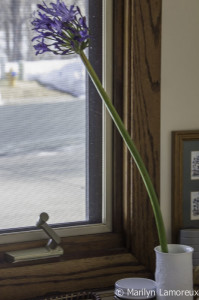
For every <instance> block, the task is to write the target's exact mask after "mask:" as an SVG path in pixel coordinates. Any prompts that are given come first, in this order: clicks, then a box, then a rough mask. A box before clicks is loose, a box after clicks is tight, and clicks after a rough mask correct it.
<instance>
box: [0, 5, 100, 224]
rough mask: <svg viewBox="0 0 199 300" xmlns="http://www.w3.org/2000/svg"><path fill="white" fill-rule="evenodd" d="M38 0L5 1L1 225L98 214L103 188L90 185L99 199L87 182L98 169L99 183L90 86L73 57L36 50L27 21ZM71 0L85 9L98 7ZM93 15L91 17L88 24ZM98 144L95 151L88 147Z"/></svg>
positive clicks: (0, 44) (0, 72)
mask: <svg viewBox="0 0 199 300" xmlns="http://www.w3.org/2000/svg"><path fill="white" fill-rule="evenodd" d="M45 2H46V3H50V2H52V0H49V1H45ZM90 2H92V3H93V1H90ZM97 2H99V3H100V2H101V1H97ZM37 3H39V1H38V0H31V1H30V0H6V1H4V0H0V4H1V11H0V15H1V18H0V204H1V211H0V230H6V229H10V228H15V229H16V228H24V227H30V226H34V225H35V223H36V220H37V218H38V215H39V214H40V213H41V212H43V211H45V212H47V213H48V214H49V216H50V220H49V221H50V223H51V224H60V223H61V224H63V223H70V222H74V224H77V223H78V222H87V223H89V222H92V223H95V222H99V221H100V220H101V204H97V201H98V200H99V199H100V198H101V194H100V192H98V190H100V189H101V186H98V187H97V192H96V188H95V186H92V189H91V190H92V191H95V193H97V194H98V197H91V196H90V194H91V191H90V188H89V183H90V178H91V177H92V178H93V176H94V171H95V172H96V174H99V175H96V174H95V181H96V182H98V183H99V182H100V184H101V154H97V153H101V146H100V144H99V142H100V143H101V137H99V139H98V138H97V136H96V133H97V132H98V134H99V136H101V129H97V126H96V127H95V126H93V129H92V128H90V122H91V121H90V120H91V119H92V118H94V119H92V120H93V121H92V122H94V120H95V116H94V117H93V116H92V117H91V115H93V114H91V109H92V105H90V96H91V95H92V93H93V92H92V87H89V86H90V83H89V82H88V80H87V77H86V74H85V69H84V67H83V64H82V62H81V61H80V59H79V58H78V57H77V56H76V55H72V56H55V55H53V54H49V53H45V54H42V55H38V56H36V55H35V51H34V49H33V46H32V42H31V39H32V37H33V35H34V32H32V30H31V25H30V21H31V14H32V13H33V11H34V10H35V9H36V4H37ZM40 3H42V2H41V1H40ZM66 3H67V5H68V4H69V5H70V4H75V5H78V6H79V7H80V8H81V10H82V12H83V14H88V13H89V11H91V10H92V9H91V8H90V6H94V4H92V5H91V3H89V1H86V0H76V1H69V0H67V2H66ZM98 13H99V14H100V11H98ZM95 17H96V16H94V15H92V16H90V15H89V22H91V23H92V20H95V19H96V18H95ZM100 18H101V15H100ZM98 30H100V29H99V28H98ZM99 37H100V34H99ZM91 48H92V51H91V52H92V54H90V56H91V58H92V57H93V56H94V55H95V54H94V51H95V48H94V46H92V47H91ZM98 51H99V49H98ZM88 55H89V54H88ZM96 63H97V64H98V65H99V66H100V64H99V60H97V62H96ZM99 68H100V67H99ZM98 106H99V110H100V106H101V104H100V105H99V102H98ZM96 107H97V106H96ZM94 114H96V115H97V114H98V112H97V111H96V110H94ZM100 118H101V117H100ZM97 120H98V119H97ZM100 122H101V119H100ZM99 126H100V123H99ZM98 128H100V127H98ZM87 129H88V130H87ZM92 136H93V138H94V137H95V139H97V140H95V141H94V142H93V140H92V139H93V138H92ZM96 143H97V144H98V150H97V151H96V152H95V149H93V148H92V147H90V145H96ZM91 148H92V149H91ZM90 151H91V152H92V153H93V155H95V154H94V153H96V155H98V164H99V169H95V170H94V168H96V166H95V165H94V166H92V165H91V161H90V159H89V157H93V156H92V153H91V152H90ZM92 161H95V158H92ZM98 176H99V177H98ZM99 178H100V180H98V179H99ZM92 184H93V181H92ZM98 185H99V184H98ZM91 198H92V199H91ZM97 198H98V199H97ZM100 201H101V199H100ZM96 208H98V209H97V210H98V212H99V213H97V214H96V213H94V212H95V211H96Z"/></svg>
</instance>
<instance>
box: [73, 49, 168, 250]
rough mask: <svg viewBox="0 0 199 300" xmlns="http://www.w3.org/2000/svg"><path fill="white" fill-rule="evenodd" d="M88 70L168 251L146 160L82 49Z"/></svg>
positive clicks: (160, 239)
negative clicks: (126, 150)
mask: <svg viewBox="0 0 199 300" xmlns="http://www.w3.org/2000/svg"><path fill="white" fill-rule="evenodd" d="M79 55H80V57H81V59H82V61H83V63H84V65H85V67H86V69H87V71H88V74H89V76H90V78H91V79H92V81H93V83H94V85H95V87H96V89H97V91H98V93H99V95H100V97H101V98H102V100H103V101H104V103H105V105H106V107H107V109H108V111H109V114H110V116H111V118H112V120H113V121H114V123H115V125H116V127H117V128H118V130H119V132H120V134H121V136H122V138H123V140H124V142H125V143H126V145H127V147H128V149H129V151H130V153H131V155H132V157H133V159H134V162H135V163H136V165H137V168H138V170H139V172H140V175H141V177H142V179H143V182H144V184H145V187H146V189H147V192H148V195H149V198H150V201H151V205H152V208H153V212H154V216H155V221H156V226H157V230H158V236H159V242H160V246H161V248H162V252H166V253H167V252H168V247H167V238H166V232H165V227H164V222H163V218H162V213H161V210H160V205H159V202H158V198H157V195H156V192H155V189H154V187H153V184H152V182H151V179H150V176H149V174H148V171H147V170H146V167H145V165H144V162H143V160H142V158H141V156H140V154H139V152H138V150H137V148H136V146H135V144H134V142H133V140H132V139H131V137H130V135H129V133H128V131H127V130H126V128H125V126H124V123H123V122H122V120H121V118H120V116H119V115H118V113H117V111H116V109H115V107H114V105H113V104H112V102H111V101H110V99H109V97H108V95H107V93H106V91H105V90H104V88H103V87H102V84H101V82H100V80H99V78H98V76H97V74H96V73H95V71H94V69H93V67H92V65H91V64H90V62H89V60H88V59H87V57H86V55H85V54H84V52H83V51H81V52H80V53H79Z"/></svg>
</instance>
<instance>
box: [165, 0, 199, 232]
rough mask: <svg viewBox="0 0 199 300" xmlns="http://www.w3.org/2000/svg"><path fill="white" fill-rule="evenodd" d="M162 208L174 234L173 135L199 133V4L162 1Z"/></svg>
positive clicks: (193, 1)
mask: <svg viewBox="0 0 199 300" xmlns="http://www.w3.org/2000/svg"><path fill="white" fill-rule="evenodd" d="M162 4H163V8H162V74H161V76H162V78H161V85H162V86H161V208H162V211H163V217H164V220H165V223H166V229H167V233H168V236H170V231H171V131H173V130H187V129H199V1H198V0H163V1H162Z"/></svg>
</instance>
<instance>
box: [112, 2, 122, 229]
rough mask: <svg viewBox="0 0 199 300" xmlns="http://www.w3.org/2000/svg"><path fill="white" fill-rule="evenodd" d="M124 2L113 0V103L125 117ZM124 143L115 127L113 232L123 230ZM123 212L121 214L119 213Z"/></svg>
mask: <svg viewBox="0 0 199 300" xmlns="http://www.w3.org/2000/svg"><path fill="white" fill-rule="evenodd" d="M123 53H124V1H123V0H113V103H114V106H115V108H116V109H117V112H118V113H119V115H120V116H121V117H122V115H123V89H124V81H123V76H124V61H123V56H124V54H123ZM122 157H123V143H122V139H121V136H120V134H119V133H118V130H117V129H116V128H115V126H113V180H112V182H113V230H114V232H122V230H123V216H122V211H123V204H122V201H123V200H122V198H123V182H122V168H123V159H122ZM118 212H121V213H118Z"/></svg>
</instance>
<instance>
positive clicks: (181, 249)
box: [154, 244, 194, 255]
mask: <svg viewBox="0 0 199 300" xmlns="http://www.w3.org/2000/svg"><path fill="white" fill-rule="evenodd" d="M154 250H155V252H156V253H161V254H163V255H164V254H165V255H168V254H171V255H177V254H187V253H192V252H193V251H194V248H192V247H190V246H187V245H181V244H168V250H169V252H168V253H165V252H162V251H161V246H157V247H155V248H154Z"/></svg>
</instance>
